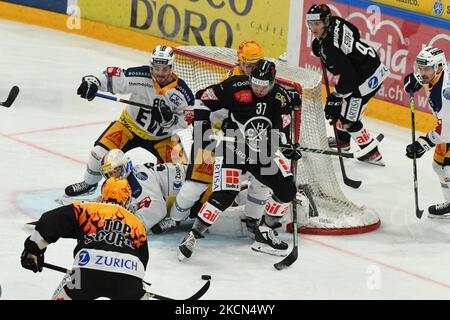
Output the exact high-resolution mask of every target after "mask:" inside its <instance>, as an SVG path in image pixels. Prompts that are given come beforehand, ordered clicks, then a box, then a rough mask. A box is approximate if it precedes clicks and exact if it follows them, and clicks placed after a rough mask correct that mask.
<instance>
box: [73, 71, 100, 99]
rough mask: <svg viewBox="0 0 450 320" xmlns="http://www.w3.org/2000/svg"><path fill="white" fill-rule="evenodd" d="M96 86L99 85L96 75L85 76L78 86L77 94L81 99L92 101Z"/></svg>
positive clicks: (96, 89)
mask: <svg viewBox="0 0 450 320" xmlns="http://www.w3.org/2000/svg"><path fill="white" fill-rule="evenodd" d="M98 87H100V80H98V78H97V77H94V76H85V77H83V79H82V82H81V84H80V86H79V87H78V90H77V94H78V95H79V96H80V97H82V98H83V99H87V100H88V101H92V100H93V99H94V98H95V94H96V93H97V91H98Z"/></svg>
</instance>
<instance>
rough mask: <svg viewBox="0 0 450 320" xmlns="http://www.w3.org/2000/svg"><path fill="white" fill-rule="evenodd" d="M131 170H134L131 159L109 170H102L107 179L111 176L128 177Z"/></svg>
mask: <svg viewBox="0 0 450 320" xmlns="http://www.w3.org/2000/svg"><path fill="white" fill-rule="evenodd" d="M131 171H133V163H132V162H131V160H128V161H127V163H126V164H122V165H120V166H117V167H114V168H111V169H109V170H101V172H102V176H103V178H105V180H107V179H109V178H111V177H116V178H122V179H126V178H128V176H129V175H130V173H131Z"/></svg>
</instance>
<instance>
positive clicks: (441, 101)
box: [404, 47, 450, 218]
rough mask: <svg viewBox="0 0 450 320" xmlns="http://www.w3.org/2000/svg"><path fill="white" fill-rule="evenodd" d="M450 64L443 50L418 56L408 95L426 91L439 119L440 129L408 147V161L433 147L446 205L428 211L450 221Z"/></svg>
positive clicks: (426, 50)
mask: <svg viewBox="0 0 450 320" xmlns="http://www.w3.org/2000/svg"><path fill="white" fill-rule="evenodd" d="M449 71H450V63H449V62H447V61H446V59H445V54H444V52H443V51H442V50H441V49H439V48H433V47H426V48H424V49H423V50H422V51H420V53H419V54H418V55H417V57H416V60H415V62H414V72H413V73H411V74H409V75H407V76H406V77H405V81H404V82H405V87H404V88H405V91H406V92H408V93H411V92H412V93H414V92H416V91H418V90H420V89H421V88H422V87H424V89H425V90H426V93H427V96H428V102H429V104H430V107H431V110H432V112H433V114H434V116H435V117H436V120H437V125H436V127H435V128H434V129H433V130H431V131H430V132H428V133H427V134H426V135H424V136H420V137H419V138H417V140H416V141H415V142H414V143H412V144H410V145H408V146H407V147H406V156H407V157H408V158H411V159H412V158H414V156H415V157H416V158H420V157H421V156H423V154H424V153H425V152H426V151H428V150H430V149H431V148H433V147H436V148H435V150H434V161H433V169H434V171H435V172H436V173H437V175H438V177H439V180H440V182H441V188H442V193H443V195H444V199H445V202H444V203H441V204H437V205H433V206H430V207H429V208H428V212H429V215H428V216H429V217H430V218H441V217H446V218H448V217H450V151H449V149H450V148H449V146H450V75H449Z"/></svg>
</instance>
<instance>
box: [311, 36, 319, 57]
mask: <svg viewBox="0 0 450 320" xmlns="http://www.w3.org/2000/svg"><path fill="white" fill-rule="evenodd" d="M312 52H313V54H314V55H315V56H316V57H320V41H319V40H317V39H314V40H313V42H312Z"/></svg>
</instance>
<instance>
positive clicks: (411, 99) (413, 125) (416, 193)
mask: <svg viewBox="0 0 450 320" xmlns="http://www.w3.org/2000/svg"><path fill="white" fill-rule="evenodd" d="M409 107H410V109H411V138H412V143H414V142H416V120H415V108H414V92H412V91H411V92H410V93H409ZM413 175H414V204H415V206H416V217H417V218H418V219H420V218H422V215H423V210H420V209H419V187H418V182H417V164H416V154H415V153H414V155H413Z"/></svg>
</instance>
